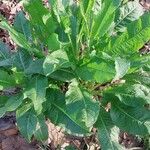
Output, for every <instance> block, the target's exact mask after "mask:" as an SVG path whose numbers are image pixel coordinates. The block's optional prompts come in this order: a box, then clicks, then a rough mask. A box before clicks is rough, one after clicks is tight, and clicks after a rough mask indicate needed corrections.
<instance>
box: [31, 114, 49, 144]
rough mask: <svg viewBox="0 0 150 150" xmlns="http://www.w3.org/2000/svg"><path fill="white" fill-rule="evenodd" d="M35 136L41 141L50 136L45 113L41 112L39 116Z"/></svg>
mask: <svg viewBox="0 0 150 150" xmlns="http://www.w3.org/2000/svg"><path fill="white" fill-rule="evenodd" d="M34 135H35V138H36V139H37V140H39V141H44V140H47V138H48V128H47V125H46V123H45V117H44V115H43V114H40V115H39V116H38V117H37V124H36V131H35V133H34Z"/></svg>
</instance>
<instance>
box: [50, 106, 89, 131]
mask: <svg viewBox="0 0 150 150" xmlns="http://www.w3.org/2000/svg"><path fill="white" fill-rule="evenodd" d="M52 104H53V105H54V106H55V107H56V108H58V109H59V110H60V111H61V112H63V113H64V114H65V115H66V116H67V117H68V118H69V119H70V120H72V121H73V122H74V123H75V124H76V125H77V126H79V127H80V128H81V129H84V130H86V131H87V132H89V131H88V130H87V129H85V128H84V127H82V126H81V125H80V124H79V123H78V122H76V121H75V120H74V119H73V118H71V117H70V116H69V115H68V114H67V113H66V112H65V111H64V110H63V109H62V108H61V107H59V106H58V105H57V104H55V103H52Z"/></svg>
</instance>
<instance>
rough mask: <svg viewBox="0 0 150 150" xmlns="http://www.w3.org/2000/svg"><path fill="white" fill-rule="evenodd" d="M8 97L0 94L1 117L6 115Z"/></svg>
mask: <svg viewBox="0 0 150 150" xmlns="http://www.w3.org/2000/svg"><path fill="white" fill-rule="evenodd" d="M7 99H8V97H6V96H3V95H1V93H0V117H3V116H4V115H5V113H6V109H5V104H6V102H7Z"/></svg>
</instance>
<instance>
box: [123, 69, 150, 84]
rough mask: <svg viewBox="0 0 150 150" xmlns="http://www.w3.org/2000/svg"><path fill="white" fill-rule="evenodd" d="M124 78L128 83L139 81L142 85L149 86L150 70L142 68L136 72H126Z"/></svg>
mask: <svg viewBox="0 0 150 150" xmlns="http://www.w3.org/2000/svg"><path fill="white" fill-rule="evenodd" d="M124 79H125V80H127V82H128V83H130V84H132V83H141V84H144V85H147V86H149V85H150V71H149V72H148V71H144V70H139V71H137V72H133V73H130V74H127V75H126V76H125V77H124Z"/></svg>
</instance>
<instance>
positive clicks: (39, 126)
mask: <svg viewBox="0 0 150 150" xmlns="http://www.w3.org/2000/svg"><path fill="white" fill-rule="evenodd" d="M27 106H28V105H27ZM29 106H30V105H29ZM22 109H23V110H24V109H25V107H24V106H22V107H21V108H20V109H18V110H17V113H16V118H17V125H18V127H19V130H20V132H21V133H22V135H23V136H24V137H25V138H26V139H27V140H28V141H31V138H32V136H33V135H35V138H36V139H37V140H40V141H43V140H46V139H47V138H48V129H47V125H46V124H45V119H44V116H43V115H42V114H40V115H39V116H36V113H35V112H34V111H33V109H32V108H31V106H30V108H29V109H28V110H26V111H25V112H23V113H22Z"/></svg>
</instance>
